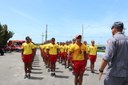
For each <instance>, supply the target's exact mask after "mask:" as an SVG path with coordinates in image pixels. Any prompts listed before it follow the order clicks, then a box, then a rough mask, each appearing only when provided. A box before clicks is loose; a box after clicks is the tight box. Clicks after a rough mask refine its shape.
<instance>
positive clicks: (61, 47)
mask: <svg viewBox="0 0 128 85" xmlns="http://www.w3.org/2000/svg"><path fill="white" fill-rule="evenodd" d="M59 49H60V52H61V53H63V52H64V50H65V48H64V46H63V45H60V46H59Z"/></svg>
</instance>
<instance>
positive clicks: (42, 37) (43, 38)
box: [42, 32, 44, 43]
mask: <svg viewBox="0 0 128 85" xmlns="http://www.w3.org/2000/svg"><path fill="white" fill-rule="evenodd" d="M42 43H44V32H42Z"/></svg>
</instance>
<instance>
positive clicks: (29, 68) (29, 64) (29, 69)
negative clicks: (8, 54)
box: [28, 63, 31, 78]
mask: <svg viewBox="0 0 128 85" xmlns="http://www.w3.org/2000/svg"><path fill="white" fill-rule="evenodd" d="M30 73H31V63H28V77H29V78H30V77H31V75H30Z"/></svg>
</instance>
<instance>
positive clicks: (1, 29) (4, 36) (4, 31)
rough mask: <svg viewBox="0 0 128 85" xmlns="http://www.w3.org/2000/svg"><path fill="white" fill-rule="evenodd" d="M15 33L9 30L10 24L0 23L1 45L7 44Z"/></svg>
mask: <svg viewBox="0 0 128 85" xmlns="http://www.w3.org/2000/svg"><path fill="white" fill-rule="evenodd" d="M13 35H14V33H13V32H12V31H9V30H8V26H7V25H6V24H5V25H1V24H0V46H5V45H6V44H7V41H8V40H9V39H10V38H12V37H13Z"/></svg>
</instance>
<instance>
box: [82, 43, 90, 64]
mask: <svg viewBox="0 0 128 85" xmlns="http://www.w3.org/2000/svg"><path fill="white" fill-rule="evenodd" d="M83 43H84V45H85V46H86V59H85V61H86V66H87V61H88V59H89V55H88V45H87V41H84V42H83Z"/></svg>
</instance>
